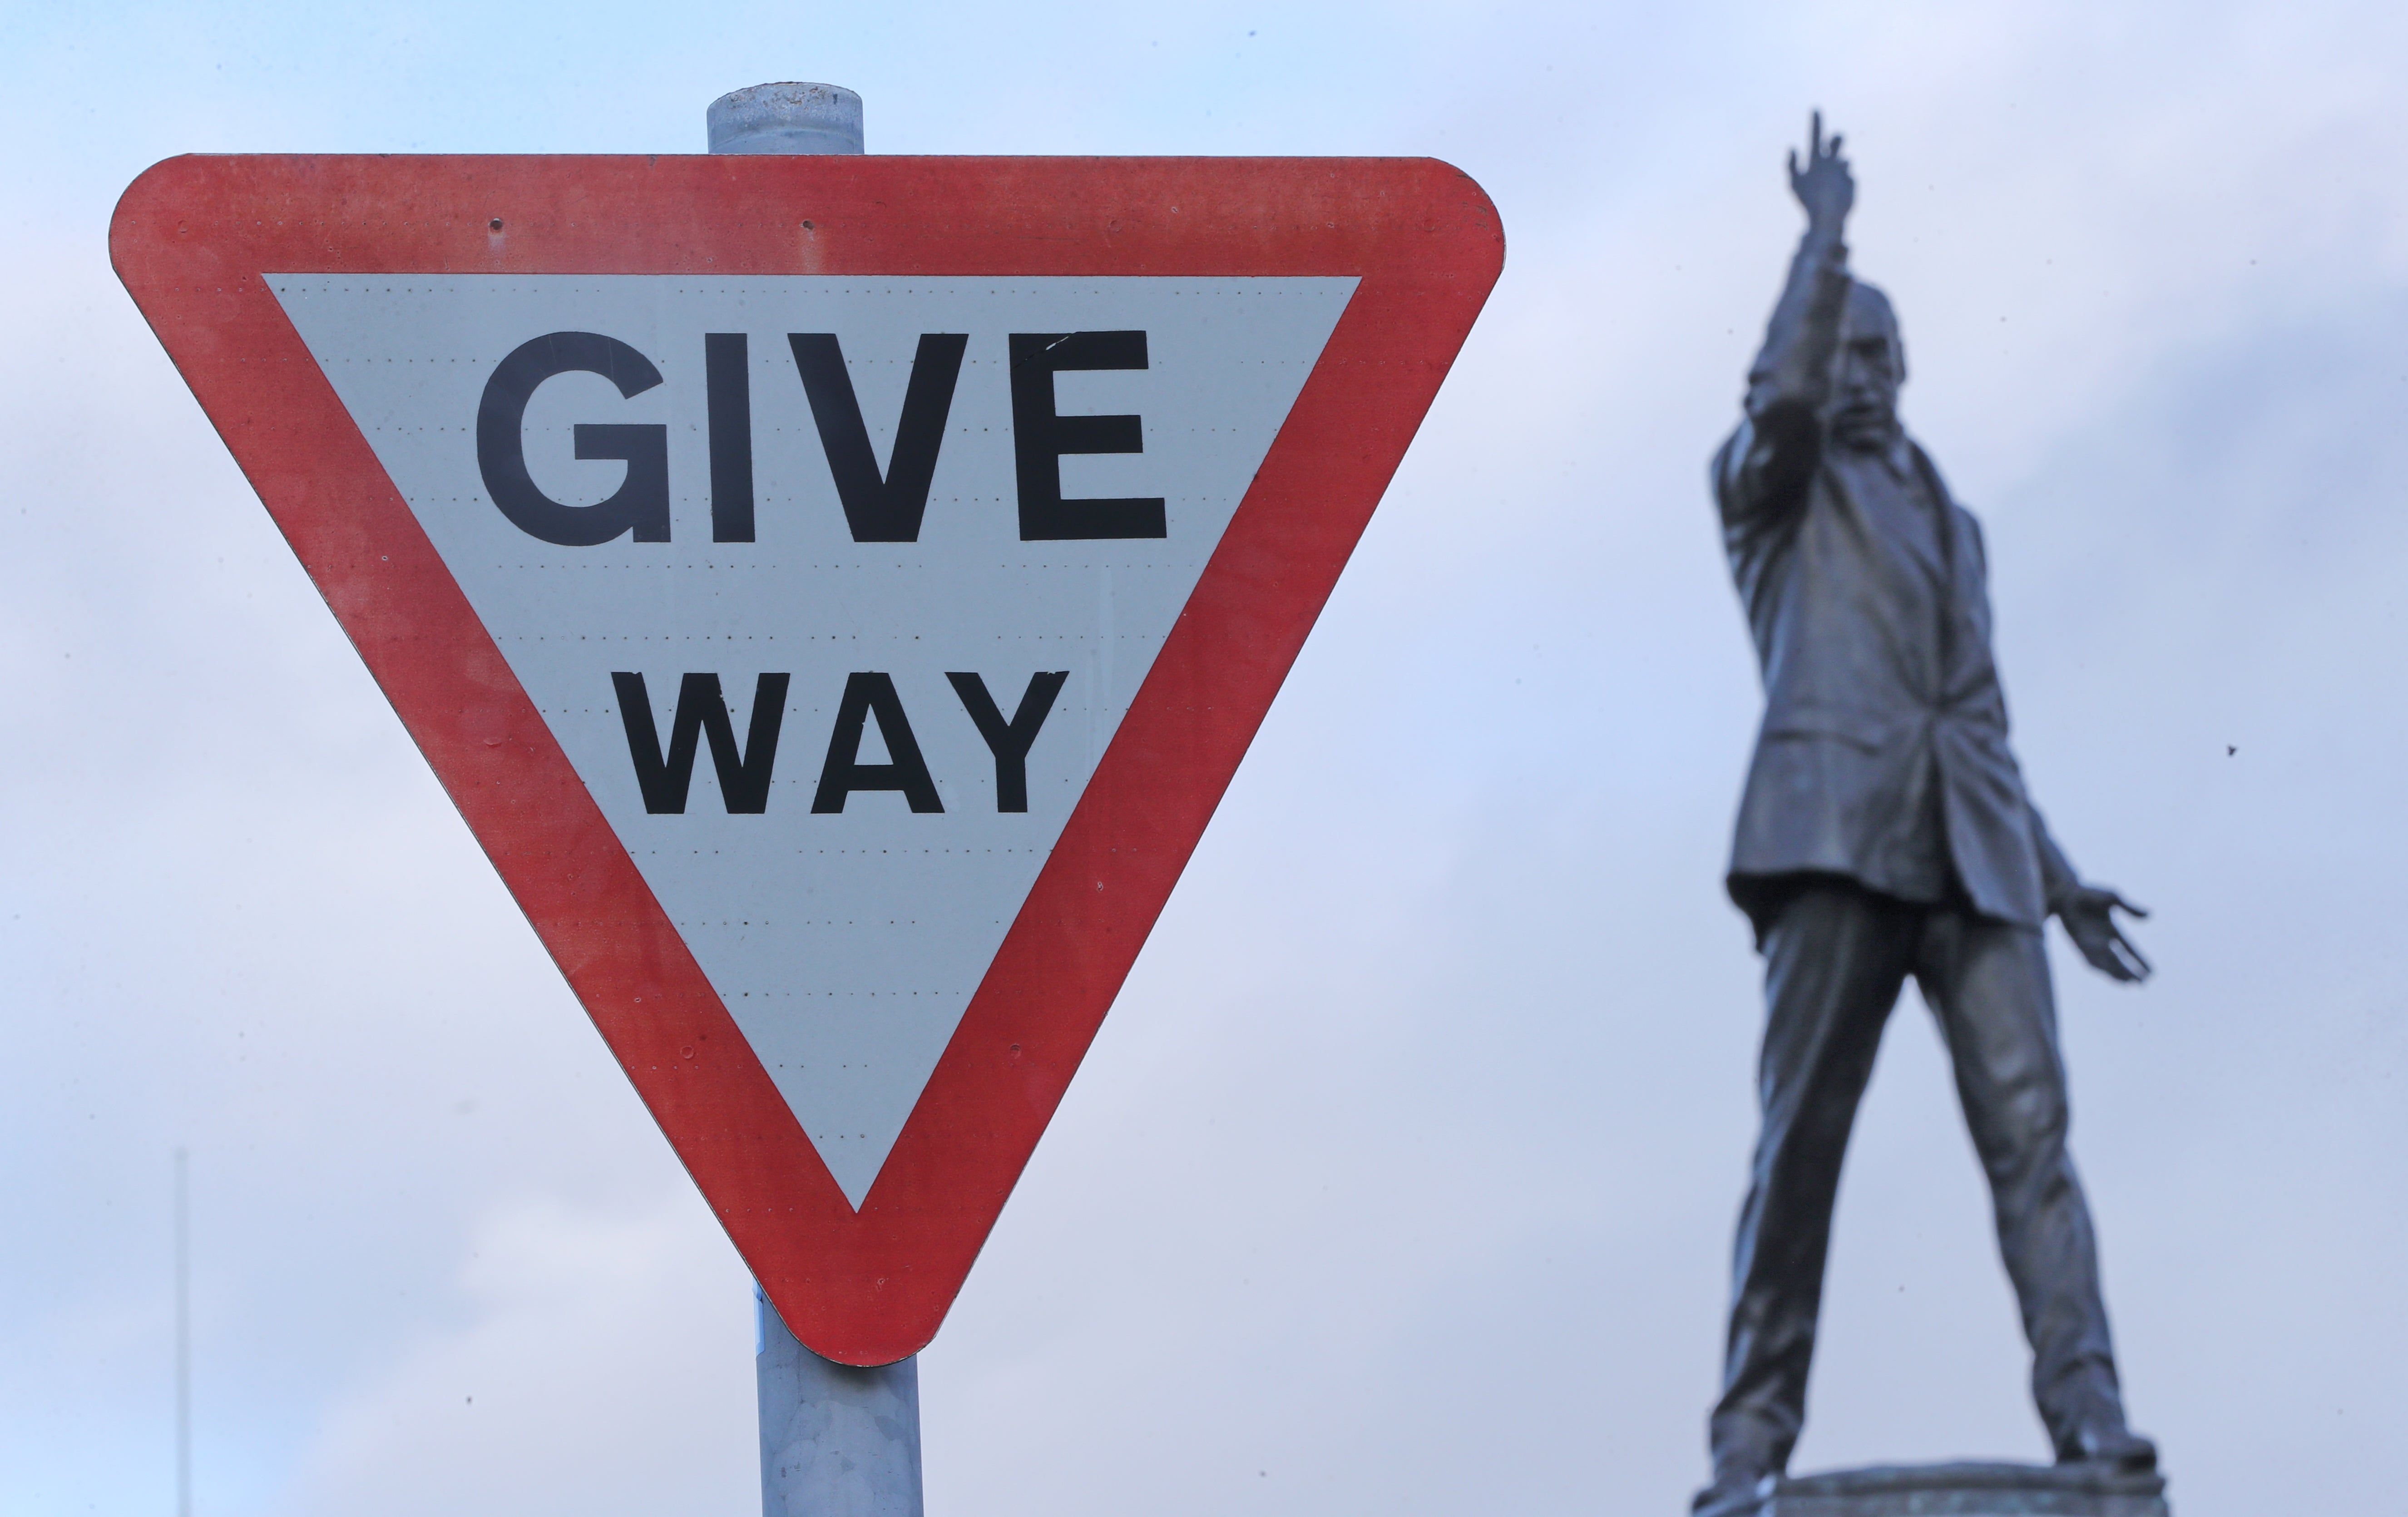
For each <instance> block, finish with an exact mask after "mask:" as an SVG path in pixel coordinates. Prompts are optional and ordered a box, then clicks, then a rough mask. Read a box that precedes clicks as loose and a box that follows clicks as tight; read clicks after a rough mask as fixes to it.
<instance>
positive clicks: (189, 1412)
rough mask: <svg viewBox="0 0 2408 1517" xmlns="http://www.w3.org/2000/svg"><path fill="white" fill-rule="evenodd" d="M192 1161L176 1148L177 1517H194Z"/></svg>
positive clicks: (179, 1146) (181, 1150)
mask: <svg viewBox="0 0 2408 1517" xmlns="http://www.w3.org/2000/svg"><path fill="white" fill-rule="evenodd" d="M191 1169H192V1166H191V1162H190V1159H189V1157H188V1156H187V1155H186V1153H185V1152H184V1150H183V1147H182V1145H180V1144H179V1145H178V1146H177V1149H176V1517H193V1207H192V1180H191Z"/></svg>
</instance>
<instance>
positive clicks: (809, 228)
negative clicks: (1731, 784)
mask: <svg viewBox="0 0 2408 1517" xmlns="http://www.w3.org/2000/svg"><path fill="white" fill-rule="evenodd" d="M803 230H804V231H806V232H810V231H812V230H815V229H814V228H813V227H812V225H811V223H810V222H804V223H803Z"/></svg>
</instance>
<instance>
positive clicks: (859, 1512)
mask: <svg viewBox="0 0 2408 1517" xmlns="http://www.w3.org/2000/svg"><path fill="white" fill-rule="evenodd" d="M708 124H709V128H710V150H711V151H712V152H748V153H767V152H782V153H857V152H861V151H863V150H864V148H863V141H862V131H861V96H859V95H857V94H855V93H853V92H852V91H851V90H848V89H845V88H843V87H841V86H839V85H834V84H756V85H754V86H753V87H752V88H751V89H749V90H737V91H735V92H733V93H728V94H724V95H721V96H720V97H719V98H718V99H716V100H714V101H712V102H711V103H710V114H709V117H708ZM753 1303H754V1305H755V1307H756V1308H757V1309H758V1310H759V1313H760V1326H761V1330H760V1336H759V1340H758V1344H757V1346H756V1347H755V1349H754V1351H753V1352H754V1354H755V1358H754V1361H753V1367H754V1371H755V1373H756V1375H757V1377H758V1380H759V1384H760V1392H761V1512H762V1517H921V1513H922V1504H921V1496H920V1356H919V1355H918V1354H916V1353H915V1354H912V1355H910V1357H909V1358H905V1359H901V1360H898V1361H896V1363H894V1364H891V1365H878V1366H874V1367H869V1368H867V1369H864V1368H857V1367H854V1366H852V1365H840V1364H838V1363H836V1362H835V1361H834V1360H831V1359H823V1358H821V1357H820V1356H819V1355H818V1354H816V1353H813V1352H811V1351H810V1350H809V1349H807V1348H805V1347H803V1345H802V1343H801V1341H800V1340H798V1339H797V1338H796V1337H795V1335H794V1334H793V1333H792V1332H791V1331H789V1330H788V1328H787V1326H786V1319H785V1318H783V1317H781V1316H779V1315H778V1309H777V1308H776V1307H774V1306H772V1305H770V1304H769V1297H768V1295H767V1293H766V1292H764V1291H763V1290H762V1289H761V1288H760V1287H759V1286H757V1285H756V1286H754V1287H753Z"/></svg>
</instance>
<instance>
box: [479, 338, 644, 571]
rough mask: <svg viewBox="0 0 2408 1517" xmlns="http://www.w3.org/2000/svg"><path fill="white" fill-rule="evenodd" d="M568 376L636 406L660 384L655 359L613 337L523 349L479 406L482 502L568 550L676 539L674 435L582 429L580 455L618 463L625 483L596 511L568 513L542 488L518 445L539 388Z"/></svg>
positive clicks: (544, 341) (500, 368) (617, 427)
mask: <svg viewBox="0 0 2408 1517" xmlns="http://www.w3.org/2000/svg"><path fill="white" fill-rule="evenodd" d="M562 374H599V375H601V376H602V377H603V378H604V379H608V380H609V381H610V382H611V383H612V384H615V385H617V386H618V387H619V394H621V395H623V396H625V397H628V398H633V397H634V396H637V395H640V394H643V393H644V392H645V391H647V390H650V389H651V388H652V386H654V385H656V384H658V383H660V382H661V371H660V370H658V369H656V368H654V367H652V360H651V359H648V358H646V357H645V356H644V355H643V354H641V353H639V352H638V351H636V350H635V349H633V348H630V347H628V346H627V345H626V344H625V343H624V342H621V341H620V340H619V339H618V338H616V337H606V336H601V335H600V334H598V333H594V332H554V333H552V334H550V335H548V336H540V337H537V338H535V339H534V340H532V341H529V342H523V343H521V344H519V345H518V346H517V347H516V348H514V349H512V350H511V351H510V355H509V357H508V358H505V359H503V360H502V361H501V362H500V363H499V364H496V365H494V372H493V375H492V377H491V378H490V379H486V381H485V394H484V398H483V399H482V400H480V401H479V402H478V405H477V467H478V469H479V470H480V472H482V474H483V475H484V477H485V493H486V494H488V495H490V496H492V497H493V501H494V504H495V506H497V507H499V508H501V512H502V514H503V515H504V516H506V517H509V519H510V522H512V524H514V525H515V526H517V527H518V528H519V529H520V530H521V531H523V532H525V533H528V534H529V535H531V536H534V537H540V538H542V539H543V540H544V541H546V542H552V543H558V544H560V545H561V546H562V547H564V548H592V547H594V546H595V545H596V544H598V543H606V542H609V540H610V539H611V538H613V537H621V536H623V535H624V534H625V533H627V532H629V531H633V532H634V533H635V535H636V540H637V541H638V542H667V541H668V540H669V440H668V439H669V429H668V428H667V427H666V426H662V425H659V424H658V423H653V424H649V425H642V426H634V425H624V424H611V425H598V424H588V423H585V422H579V423H578V424H577V427H576V429H575V432H574V434H573V436H574V438H575V442H576V450H577V456H578V457H579V458H582V459H619V460H622V461H624V463H625V464H626V465H627V477H626V479H624V480H623V481H621V483H620V485H619V488H618V490H617V491H616V492H615V493H613V494H611V496H610V498H609V500H606V501H603V502H602V503H601V504H599V505H596V506H564V505H562V504H561V503H560V502H558V501H556V500H554V499H552V497H551V496H549V495H547V494H544V493H543V492H542V491H540V490H538V489H537V488H536V483H535V478H534V477H533V476H532V475H530V474H528V473H527V466H526V444H525V439H524V438H523V436H521V432H522V429H523V426H524V424H525V422H526V408H527V402H528V401H529V400H530V399H532V398H533V397H534V395H535V392H536V387H537V386H538V385H540V384H541V383H543V381H544V380H546V379H552V378H554V377H555V376H558V375H562Z"/></svg>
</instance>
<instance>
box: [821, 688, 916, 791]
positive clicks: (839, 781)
mask: <svg viewBox="0 0 2408 1517" xmlns="http://www.w3.org/2000/svg"><path fill="white" fill-rule="evenodd" d="M872 714H875V715H876V716H877V718H878V735H879V736H880V737H883V738H884V739H886V756H887V757H888V758H889V759H890V760H892V761H893V762H891V763H887V764H864V763H862V762H861V731H862V726H863V724H864V723H865V722H866V721H867V719H868V718H869V717H870V716H871V715H872ZM856 790H899V791H901V792H902V793H903V798H904V799H905V800H907V801H909V802H910V803H911V809H913V810H914V811H941V810H943V809H945V803H944V802H943V801H941V800H939V799H938V798H937V782H936V781H935V780H932V779H930V778H929V777H928V766H927V762H926V761H925V760H924V759H922V758H921V757H920V742H919V739H918V738H916V737H912V736H911V723H910V722H908V721H906V720H905V719H904V716H903V702H902V701H901V700H899V699H897V698H896V694H895V681H894V680H892V679H889V678H888V677H887V676H885V675H882V674H849V675H847V676H845V679H844V698H843V699H842V700H840V701H839V702H838V703H837V708H836V730H835V731H834V732H831V733H830V734H828V751H827V762H826V763H825V764H824V765H823V766H821V767H820V788H819V791H818V793H817V794H813V795H812V796H811V809H812V811H814V812H816V813H823V814H824V813H827V812H833V811H841V810H843V809H844V799H845V797H846V796H847V795H850V794H853V792H854V791H856Z"/></svg>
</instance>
